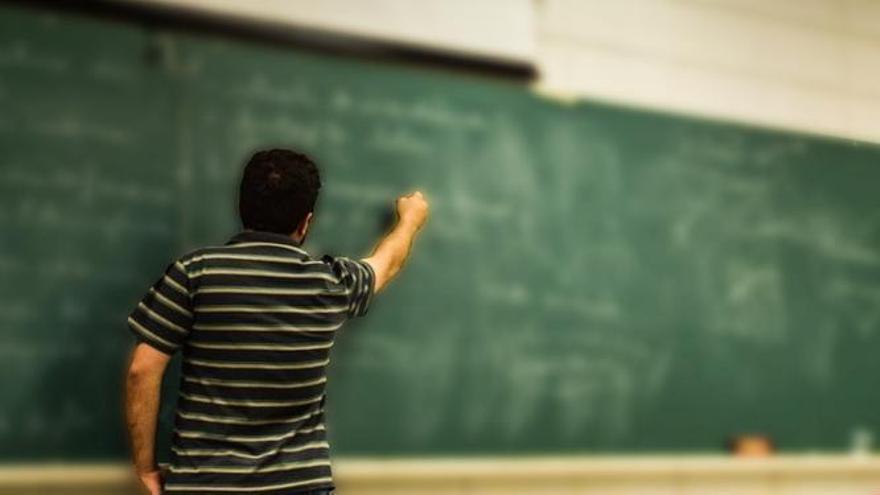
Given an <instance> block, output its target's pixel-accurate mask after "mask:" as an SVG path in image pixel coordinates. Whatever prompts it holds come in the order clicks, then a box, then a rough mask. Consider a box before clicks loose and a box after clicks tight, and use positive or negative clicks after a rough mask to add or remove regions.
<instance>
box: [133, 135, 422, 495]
mask: <svg viewBox="0 0 880 495" xmlns="http://www.w3.org/2000/svg"><path fill="white" fill-rule="evenodd" d="M320 187H321V180H320V176H319V173H318V169H317V167H316V165H315V163H314V162H313V161H312V160H311V159H310V158H309V157H308V156H306V155H304V154H301V153H297V152H295V151H289V150H282V149H273V150H269V151H260V152H258V153H256V154H254V155H253V157H252V158H251V159H250V161H249V162H248V163H247V165H246V166H245V169H244V174H243V177H242V180H241V187H240V191H239V198H238V199H239V203H238V206H239V213H240V215H241V222H242V225H243V230H242V232H241V233H239V234H237V235H235V236H234V237H232V239H230V240H229V241H228V242H227V243H226V244H225V245H222V246H213V247H205V248H201V249H197V250H195V251H193V252H191V253H188V254H186V255H184V256H182V257H181V258H179V259H177V260H176V261H174V262H173V263H171V264H170V265H169V266H168V268H167V269H166V271H165V273H164V274H163V275H162V276H161V277H160V278H159V280H158V281H157V282H156V283H155V284H154V285H153V286H152V287H151V288H150V289H149V291H148V292H147V293H146V295H145V296H144V297H143V299H142V300H141V301H140V302H139V303H138V305H137V307H136V308H135V309H134V311H133V312H132V313H131V316H130V317H129V318H128V326H129V328H130V329H131V331H132V332H133V333H134V335H135V337H136V338H137V340H138V343H137V344H136V346H135V348H134V350H133V352H132V356H131V361H130V364H129V367H128V375H127V381H126V403H125V408H126V418H127V425H128V432H129V435H130V439H131V449H132V457H133V461H134V467H135V470H136V472H137V474H138V476H139V478H140V480H141V482H142V484H143V486H144V487H145V488H146V490H147V492H148V493H150V494H152V495H158V494H159V493H164V492H167V493H181V494H185V493H198V494H204V493H224V492H228V493H236V492H245V491H255V492H259V493H260V494H265V495H273V494H280V493H285V494H289V493H308V494H329V493H332V491H333V489H334V486H333V479H332V474H331V470H330V460H329V450H328V449H329V445H328V443H327V436H326V432H325V426H324V399H325V395H324V394H325V385H326V382H327V376H326V367H327V364H328V363H329V353H330V347H331V346H332V345H333V340H334V338H335V336H336V331H337V330H339V328H340V327H342V325H343V324H344V323H345V322H346V321H347V320H348V319H350V318H353V317H356V316H362V315H364V314H365V313H366V312H367V310H368V308H369V307H370V302H371V300H372V298H373V295H374V294H375V293H378V292H380V291H381V290H382V289H383V288H384V287H385V285H386V284H387V283H388V282H389V281H390V280H391V279H393V278H394V277H395V276H396V275H397V274H398V272H399V271H400V269H401V267H402V266H403V264H404V262H405V261H406V259H407V257H408V256H409V254H410V249H411V247H412V244H413V240H414V239H415V237H416V234H417V233H418V232H419V230H420V229H421V228H422V226H423V225H424V224H425V221H426V220H427V217H428V204H427V202H426V200H425V198H424V197H423V196H422V194H421V193H419V192H414V193H412V194H409V195H407V196H403V197H400V198H398V199H397V221H396V224H395V225H394V227H393V229H391V231H390V233H388V234H387V235H386V236H385V237H384V238H383V239H381V241H380V242H379V244H378V246H377V247H376V249H375V250H374V251H373V254H372V255H370V256H369V257H368V258H364V259H362V260H354V259H350V258H346V257H332V256H324V257H321V258H313V257H312V256H311V255H309V253H307V252H306V251H305V250H304V249H303V248H302V243H303V240H304V239H305V238H306V235H307V234H308V231H309V225H310V224H311V221H312V219H313V212H314V206H315V201H316V200H317V198H318V191H319V189H320ZM178 350H182V353H183V368H182V379H181V382H180V392H179V397H178V401H177V412H176V416H175V428H174V432H173V436H172V441H171V453H170V454H171V455H170V465H169V468H168V470H167V472H166V473H164V479H163V473H160V471H159V469H158V467H157V464H156V457H155V436H156V422H157V415H158V411H159V400H160V389H161V384H162V377H163V375H164V373H165V370H166V367H167V365H168V361H169V360H170V358H171V356H172V355H173V354H174V353H175V352H177V351H178Z"/></svg>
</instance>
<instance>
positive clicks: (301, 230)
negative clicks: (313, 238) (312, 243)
mask: <svg viewBox="0 0 880 495" xmlns="http://www.w3.org/2000/svg"><path fill="white" fill-rule="evenodd" d="M311 225H312V212H308V213H306V216H305V218H303V219H302V221H301V222H300V223H299V225H297V227H296V236H297V237H299V238H300V240H302V239H305V238H306V234H307V233H308V232H309V227H310V226H311Z"/></svg>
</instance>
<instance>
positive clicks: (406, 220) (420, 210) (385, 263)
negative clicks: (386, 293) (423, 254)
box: [364, 191, 428, 292]
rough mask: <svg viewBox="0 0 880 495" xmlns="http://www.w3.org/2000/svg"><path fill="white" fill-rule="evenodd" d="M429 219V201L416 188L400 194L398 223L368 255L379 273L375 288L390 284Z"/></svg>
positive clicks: (376, 290) (369, 260)
mask: <svg viewBox="0 0 880 495" xmlns="http://www.w3.org/2000/svg"><path fill="white" fill-rule="evenodd" d="M427 220H428V201H427V200H425V196H424V195H423V194H422V193H421V192H419V191H416V192H414V193H412V194H407V195H406V196H401V197H399V198H397V225H395V226H394V228H393V229H392V230H391V232H389V233H388V235H386V236H385V238H384V239H382V240H381V241H379V245H378V246H376V249H375V250H374V251H373V254H372V255H370V257H369V258H366V259H364V261H366V262H367V263H369V264H370V266H371V267H373V272H375V274H376V281H375V284H376V285H375V292H379V291H381V290H382V289H384V288H385V286H386V285H388V282H389V281H391V279H392V278H394V277H395V276H397V274H398V272H400V269H401V267H403V263H404V262H405V261H406V259H407V258H408V257H409V252H410V249H412V243H413V240H414V239H415V237H416V234H417V233H418V232H419V230H420V229H421V228H422V227H423V226H424V225H425V222H426V221H427Z"/></svg>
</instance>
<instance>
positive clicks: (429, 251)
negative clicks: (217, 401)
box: [0, 0, 880, 495]
mask: <svg viewBox="0 0 880 495" xmlns="http://www.w3.org/2000/svg"><path fill="white" fill-rule="evenodd" d="M878 60H880V3H878V2H876V1H873V0H807V1H798V2H794V1H789V0H765V1H757V0H624V1H615V2H603V1H596V0H586V1H574V0H571V1H568V0H470V1H467V2H466V1H463V0H447V1H443V2H441V1H433V0H424V1H421V2H408V1H405V0H372V1H358V0H325V1H321V2H317V1H305V0H290V1H280V0H276V1H272V0H252V1H248V2H233V1H227V0H152V1H147V0H143V1H134V0H129V1H123V0H118V1H93V2H48V1H38V2H21V1H19V2H0V150H2V152H0V225H2V227H3V235H0V392H2V393H0V494H6V493H9V494H13V493H14V494H22V493H41V494H43V493H65V494H67V493H82V494H87V493H88V494H94V493H130V492H131V488H130V485H129V482H130V480H129V478H128V466H127V460H126V455H127V450H126V441H125V435H124V428H123V423H122V414H121V412H122V409H121V407H122V398H121V391H122V378H123V371H124V365H125V360H126V357H127V352H128V350H129V348H130V346H131V344H132V338H131V337H130V334H129V332H128V331H127V330H126V328H125V323H124V322H125V318H126V316H127V314H128V313H129V312H130V311H131V309H132V308H133V306H134V305H135V304H136V302H137V300H138V298H139V297H140V296H141V295H142V294H143V292H144V291H145V290H146V289H147V287H148V286H149V285H150V284H152V283H153V281H154V280H155V279H156V278H157V277H158V276H159V275H160V274H161V273H162V270H163V269H164V268H165V266H166V265H167V263H168V262H169V261H170V260H171V259H173V258H174V257H176V256H178V255H180V254H182V253H184V252H186V251H188V250H190V249H192V248H194V247H197V246H200V245H204V244H217V243H222V242H225V240H226V239H227V238H228V237H229V236H230V235H232V234H233V233H235V232H236V231H237V230H238V228H239V227H238V224H237V218H236V215H235V212H236V210H235V194H236V186H237V182H238V180H239V174H240V170H241V167H242V165H243V163H244V162H245V160H246V159H247V157H248V156H249V154H250V153H251V152H253V151H254V150H256V149H260V148H266V147H270V146H284V147H292V148H296V149H299V150H303V151H305V152H308V153H309V154H311V155H313V156H314V157H315V158H316V159H317V161H318V163H319V166H320V167H321V169H322V174H323V176H324V184H325V187H324V188H323V189H322V197H321V198H320V200H319V204H318V211H317V214H316V216H317V220H316V222H315V225H314V230H313V233H312V234H311V236H310V239H309V241H308V242H307V245H306V247H307V248H308V249H309V251H310V252H312V253H313V254H323V253H329V254H345V255H348V256H360V255H365V254H366V253H367V252H368V251H369V250H370V249H371V247H372V246H373V243H374V242H375V240H376V239H377V238H378V236H379V235H380V234H381V233H382V232H383V229H384V228H385V226H386V220H387V216H388V212H389V208H390V205H391V201H392V199H393V198H394V197H395V196H396V195H398V194H400V193H402V192H406V191H408V190H409V189H411V188H415V187H419V188H422V189H423V190H425V191H426V193H427V195H428V197H429V199H430V200H431V202H432V213H433V217H432V220H431V222H430V225H429V226H428V228H427V229H426V231H425V232H424V234H423V237H422V238H421V239H420V241H419V245H418V249H417V250H416V254H415V256H414V258H413V259H412V260H411V262H410V265H409V267H408V269H407V271H406V272H405V274H404V275H403V276H402V277H401V279H400V280H399V281H398V283H396V285H394V286H392V287H391V288H390V289H389V290H388V291H387V294H386V295H384V296H383V298H381V299H380V300H378V301H377V303H376V305H375V306H374V308H373V309H372V310H371V314H370V316H369V317H368V318H366V319H364V320H363V321H360V322H358V323H357V324H356V325H354V326H352V327H351V328H349V329H348V331H346V332H345V333H344V334H342V335H340V338H339V340H338V341H337V344H336V350H335V351H334V355H333V360H334V362H333V365H332V374H333V378H332V379H331V385H330V390H329V415H330V424H329V430H330V435H331V444H332V445H333V454H334V463H335V464H334V466H335V467H334V469H335V473H336V476H337V480H338V484H339V487H340V490H339V491H340V493H341V494H343V495H348V494H374V493H375V494H378V493H400V494H403V493H422V494H440V493H443V494H483V493H490V494H502V493H503V494H508V493H523V494H525V493H529V494H532V493H578V494H580V493H582V494H612V493H613V494H636V493H638V494H697V493H713V494H715V493H730V494H734V493H735V494H794V493H798V494H804V493H808V494H812V493H815V494H819V493H822V494H871V493H880V458H878V457H877V456H876V453H875V451H876V446H877V435H878V434H880V396H878V392H877V386H876V382H877V377H878V376H880V360H878V359H877V353H878V349H880V195H878V194H877V191H876V184H878V183H880V146H878V143H880V119H878V118H877V117H878V115H880V63H878ZM175 373H176V372H175ZM175 373H172V374H171V376H169V377H168V379H167V380H166V382H167V383H166V394H165V399H166V400H165V401H164V403H163V407H162V409H163V412H162V414H163V419H162V425H161V428H160V429H161V437H162V438H161V439H160V440H161V441H160V445H167V440H168V433H169V430H170V420H171V418H172V415H173V409H174V397H175V388H176V375H175Z"/></svg>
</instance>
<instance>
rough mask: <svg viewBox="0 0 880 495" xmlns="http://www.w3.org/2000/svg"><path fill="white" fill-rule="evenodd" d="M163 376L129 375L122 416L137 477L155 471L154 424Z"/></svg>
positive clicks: (157, 413)
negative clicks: (126, 428) (139, 474)
mask: <svg viewBox="0 0 880 495" xmlns="http://www.w3.org/2000/svg"><path fill="white" fill-rule="evenodd" d="M161 389H162V375H161V374H160V375H158V376H156V375H155V374H152V373H142V374H140V373H131V372H130V373H129V374H128V378H127V380H126V386H125V415H126V423H127V424H128V434H129V438H130V439H131V452H132V461H133V462H134V466H135V469H136V470H137V472H138V473H145V472H149V471H153V470H155V469H156V454H155V444H156V421H157V418H158V415H159V401H160V391H161Z"/></svg>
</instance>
